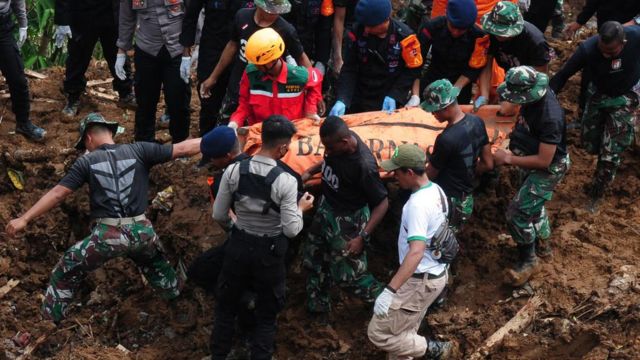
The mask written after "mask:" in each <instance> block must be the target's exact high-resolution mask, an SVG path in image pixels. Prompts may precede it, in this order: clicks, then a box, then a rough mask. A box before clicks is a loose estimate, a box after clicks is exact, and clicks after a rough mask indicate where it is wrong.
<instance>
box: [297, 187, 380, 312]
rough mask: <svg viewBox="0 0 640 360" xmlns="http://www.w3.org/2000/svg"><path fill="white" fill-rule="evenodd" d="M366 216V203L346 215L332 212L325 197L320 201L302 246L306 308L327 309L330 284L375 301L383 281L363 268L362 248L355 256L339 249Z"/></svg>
mask: <svg viewBox="0 0 640 360" xmlns="http://www.w3.org/2000/svg"><path fill="white" fill-rule="evenodd" d="M369 217H370V213H369V208H368V207H366V206H365V207H364V208H362V209H360V210H357V211H355V212H353V213H350V214H347V215H336V214H334V212H333V209H332V208H331V206H330V205H329V204H328V202H327V201H326V200H325V199H323V200H322V201H321V203H320V206H319V207H318V211H317V212H316V215H315V218H314V219H313V223H312V225H311V228H310V230H309V236H308V237H307V241H306V242H305V244H304V250H303V252H304V259H303V264H304V266H305V267H306V268H307V269H308V275H307V285H306V287H307V309H308V310H309V311H310V312H329V311H330V310H331V301H330V294H329V290H330V287H331V285H332V284H336V285H339V286H340V287H341V288H343V289H346V290H349V291H350V292H352V293H353V294H355V295H356V296H358V297H359V298H361V299H362V300H364V301H366V302H373V301H375V299H376V297H377V296H378V295H379V294H380V292H382V290H383V289H384V284H383V283H381V282H379V281H378V280H376V278H375V277H373V275H372V274H371V273H370V272H369V271H368V270H367V252H366V250H364V251H362V253H361V254H360V255H358V256H345V254H344V253H343V250H344V248H345V246H346V244H347V242H348V241H349V240H350V239H352V238H354V237H357V236H358V234H359V233H360V231H362V230H363V229H364V227H365V225H366V224H367V221H369ZM365 248H366V245H365Z"/></svg>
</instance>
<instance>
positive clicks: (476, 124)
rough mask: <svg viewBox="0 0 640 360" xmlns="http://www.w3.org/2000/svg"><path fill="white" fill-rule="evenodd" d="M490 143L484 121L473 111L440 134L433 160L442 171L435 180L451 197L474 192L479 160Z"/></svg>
mask: <svg viewBox="0 0 640 360" xmlns="http://www.w3.org/2000/svg"><path fill="white" fill-rule="evenodd" d="M487 144H489V137H488V136H487V129H486V128H485V126H484V121H482V119H480V118H479V117H478V116H476V115H472V114H466V115H465V117H464V118H463V119H462V120H460V121H458V122H457V123H455V124H453V125H452V126H448V127H447V128H446V129H444V131H443V132H442V133H441V134H440V135H438V137H437V138H436V142H435V144H434V147H433V153H432V154H431V158H430V162H431V165H432V166H433V167H435V168H436V169H438V171H439V172H438V177H436V178H435V179H434V182H435V183H437V184H438V185H440V187H441V188H442V190H444V192H445V193H446V194H447V196H449V197H451V196H454V197H458V198H460V197H462V196H463V195H467V194H470V193H471V192H472V191H473V178H474V176H475V171H476V164H477V160H478V157H479V156H480V154H481V153H482V148H483V147H484V146H485V145H487Z"/></svg>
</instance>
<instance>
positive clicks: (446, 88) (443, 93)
mask: <svg viewBox="0 0 640 360" xmlns="http://www.w3.org/2000/svg"><path fill="white" fill-rule="evenodd" d="M458 94H460V89H458V88H457V87H455V86H453V85H452V84H451V82H449V80H447V79H441V80H436V81H434V82H432V83H431V84H429V86H427V88H426V89H424V94H423V98H424V101H423V102H422V104H420V106H421V107H422V108H423V109H424V110H425V111H428V112H436V111H440V110H442V109H444V108H446V107H447V106H449V105H451V104H453V102H454V101H456V99H457V98H458Z"/></svg>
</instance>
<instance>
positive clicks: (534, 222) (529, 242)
mask: <svg viewBox="0 0 640 360" xmlns="http://www.w3.org/2000/svg"><path fill="white" fill-rule="evenodd" d="M548 83H549V78H548V77H547V75H546V74H544V73H542V72H538V71H536V70H535V69H534V68H532V67H529V66H518V67H515V68H512V69H510V70H509V71H508V72H507V75H506V79H505V82H504V83H503V84H501V85H500V86H499V87H498V95H499V96H500V98H501V99H502V100H506V101H509V102H512V103H514V104H520V105H521V107H520V112H519V113H518V119H517V122H516V124H515V126H514V129H513V131H512V132H511V134H510V135H509V138H510V142H509V150H502V149H498V150H497V151H496V153H495V154H494V164H495V165H496V166H500V165H513V166H516V167H518V168H519V169H520V170H521V176H522V179H523V182H522V185H521V186H520V189H519V190H518V192H517V193H516V195H515V197H514V198H513V200H512V201H511V203H510V204H509V208H508V209H507V228H508V229H509V232H510V233H511V237H512V238H513V239H514V240H515V242H516V244H517V245H518V252H519V257H518V262H517V263H516V265H515V267H514V268H513V269H507V270H506V272H505V275H506V279H505V280H506V281H507V282H508V283H510V284H511V285H513V286H522V285H524V284H525V283H526V282H527V281H529V279H530V278H531V276H532V275H534V274H535V273H536V272H537V270H538V256H536V253H537V254H538V255H539V256H542V257H548V256H550V255H551V244H550V243H549V241H550V240H549V237H550V236H551V227H550V224H549V217H548V216H547V211H546V209H545V207H544V204H545V202H547V201H549V200H551V198H552V197H553V191H554V189H555V188H556V186H557V185H558V183H559V182H560V181H561V180H562V178H564V176H565V174H566V173H567V170H568V169H569V166H570V160H569V154H568V153H567V140H566V126H565V122H564V112H563V110H562V107H561V106H560V103H559V102H558V99H557V98H556V96H555V95H554V93H553V91H550V89H549V87H548Z"/></svg>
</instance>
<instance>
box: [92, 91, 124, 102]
mask: <svg viewBox="0 0 640 360" xmlns="http://www.w3.org/2000/svg"><path fill="white" fill-rule="evenodd" d="M88 92H89V94H90V95H91V96H94V97H97V98H98V99H101V100H107V101H113V102H116V101H118V97H117V96H116V95H111V94H105V93H103V92H99V91H96V90H93V89H89V90H88Z"/></svg>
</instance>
